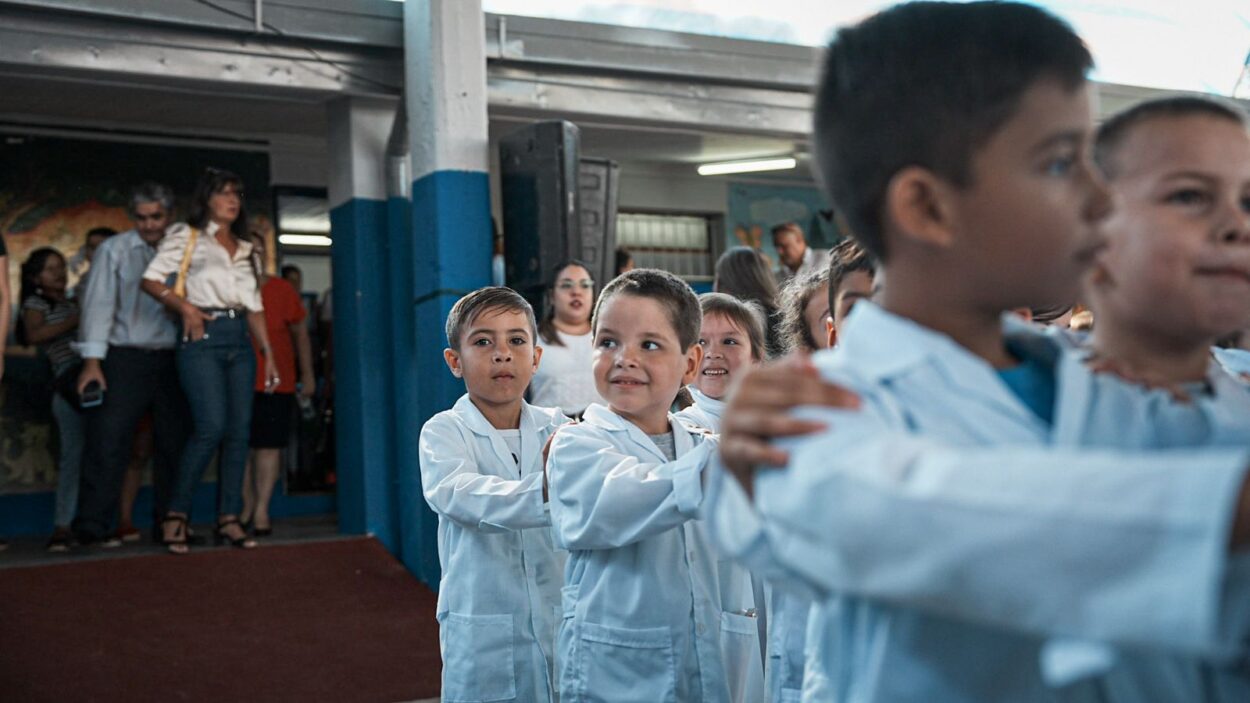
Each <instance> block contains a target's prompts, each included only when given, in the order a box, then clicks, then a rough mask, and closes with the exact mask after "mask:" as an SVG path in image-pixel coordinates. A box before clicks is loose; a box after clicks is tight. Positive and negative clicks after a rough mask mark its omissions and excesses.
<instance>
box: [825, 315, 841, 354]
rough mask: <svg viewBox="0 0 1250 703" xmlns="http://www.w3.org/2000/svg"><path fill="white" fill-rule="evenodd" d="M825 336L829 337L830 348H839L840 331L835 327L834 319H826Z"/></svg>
mask: <svg viewBox="0 0 1250 703" xmlns="http://www.w3.org/2000/svg"><path fill="white" fill-rule="evenodd" d="M825 334H827V335H829V348H830V349H833V348H834V347H836V346H838V330H837V328H835V327H834V326H833V318H832V317H826V318H825Z"/></svg>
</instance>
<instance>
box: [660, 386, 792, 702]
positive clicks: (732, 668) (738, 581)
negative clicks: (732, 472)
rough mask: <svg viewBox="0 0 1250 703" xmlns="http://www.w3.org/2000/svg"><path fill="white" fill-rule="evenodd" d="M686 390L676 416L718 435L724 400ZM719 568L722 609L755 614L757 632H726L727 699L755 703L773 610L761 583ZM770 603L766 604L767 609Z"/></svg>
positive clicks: (735, 569) (726, 563)
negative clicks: (683, 404)
mask: <svg viewBox="0 0 1250 703" xmlns="http://www.w3.org/2000/svg"><path fill="white" fill-rule="evenodd" d="M686 388H687V390H689V391H690V397H691V398H693V399H694V405H691V406H690V407H688V408H685V409H683V410H682V411H680V412H678V413H677V417H678V418H679V419H681V420H684V421H686V422H687V423H689V424H691V425H693V426H695V427H702V428H704V429H707V430H710V431H712V432H713V433H714V434H719V433H720V421H721V415H723V414H724V412H725V401H723V400H717V399H716V398H713V397H711V396H708V395H705V394H704V393H703V392H702V391H700V390H699V389H698V388H695V387H694V386H693V385H691V386H687V387H686ZM719 569H720V583H721V599H722V602H721V609H722V610H724V611H725V612H729V613H744V612H752V613H754V615H755V618H756V632H757V633H758V634H757V636H756V637H755V638H748V637H744V636H743V635H742V633H739V632H735V631H730V632H726V633H725V634H726V637H725V640H724V641H723V642H722V643H721V649H722V652H723V653H724V664H725V673H726V675H727V676H728V677H729V700H730V701H731V702H732V703H757V702H758V701H762V700H764V699H765V696H764V691H765V678H764V676H765V673H766V672H767V669H766V668H765V667H764V664H763V656H764V654H765V651H766V650H765V648H764V647H761V646H760V639H761V638H762V637H767V636H768V633H770V632H771V631H772V629H773V620H772V619H771V615H772V611H771V610H769V611H768V613H767V614H766V613H765V608H764V603H765V601H767V600H768V597H767V596H766V595H765V589H764V585H763V582H762V581H758V580H755V579H752V578H751V573H750V572H749V571H747V570H746V569H745V568H744V567H742V566H741V565H739V564H737V563H736V562H733V561H730V560H728V559H722V560H720V565H719ZM771 603H772V602H771V601H769V604H770V606H771ZM770 644H771V642H770ZM801 653H802V651H801V650H800V654H801ZM770 657H771V654H770Z"/></svg>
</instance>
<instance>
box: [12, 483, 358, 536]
mask: <svg viewBox="0 0 1250 703" xmlns="http://www.w3.org/2000/svg"><path fill="white" fill-rule="evenodd" d="M55 502H56V494H55V493H53V492H52V491H41V492H39V493H10V494H6V495H0V535H2V536H9V537H15V536H21V535H48V534H51V533H52V511H53V507H54V503H55ZM334 504H335V501H334V495H333V494H330V493H318V494H314V495H297V496H288V495H283V494H282V493H281V492H276V493H275V494H274V496H273V502H271V503H270V504H269V513H270V515H272V516H273V517H274V519H276V520H281V519H282V518H288V517H298V516H302V515H332V514H333V513H334ZM151 514H152V487H151V486H144V487H143V488H141V489H139V495H138V497H137V498H136V499H135V509H134V520H135V526H137V527H138V528H139V529H142V530H146V529H148V527H149V526H150V525H148V520H149V516H150V515H151ZM216 515H217V484H216V483H201V484H200V485H198V486H196V488H195V495H194V497H193V500H192V504H191V518H192V519H193V520H197V521H199V522H211V521H212V520H213V519H214V517H215V516H216Z"/></svg>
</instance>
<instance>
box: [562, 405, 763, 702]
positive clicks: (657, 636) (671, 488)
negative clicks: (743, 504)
mask: <svg viewBox="0 0 1250 703" xmlns="http://www.w3.org/2000/svg"><path fill="white" fill-rule="evenodd" d="M669 425H670V427H671V428H672V430H673V435H674V438H675V445H676V453H677V460H676V461H669V460H668V459H667V458H666V457H665V456H664V454H663V453H662V452H661V451H660V449H659V448H658V447H656V445H655V443H654V442H652V441H651V439H650V438H649V437H648V436H647V435H646V434H645V433H643V431H642V430H640V429H639V428H638V427H637V426H636V425H634V424H633V423H631V422H629V421H627V420H625V419H624V418H622V417H620V416H618V415H616V414H615V413H613V412H612V411H610V410H608V409H607V408H605V407H603V406H601V405H597V404H592V405H591V406H590V407H589V408H588V409H587V410H586V415H585V420H584V422H583V423H582V424H580V425H572V426H569V427H566V428H564V429H562V430H561V431H560V432H559V433H558V434H557V435H556V438H555V440H554V442H553V443H552V447H551V456H550V459H549V462H548V472H549V477H550V478H549V481H550V491H551V518H552V526H553V528H554V530H555V536H556V544H557V546H560V547H562V548H565V549H568V550H569V557H568V564H567V566H566V568H565V578H564V583H565V585H564V589H563V605H564V613H563V616H564V619H563V621H562V622H561V624H560V632H559V636H558V644H557V650H558V652H559V654H558V662H559V667H560V670H561V671H560V676H559V678H560V683H561V693H560V695H561V698H562V700H563V701H565V703H570V702H580V701H604V702H611V703H629V702H631V701H638V702H640V703H658V702H659V701H670V702H671V701H676V702H678V703H694V702H696V701H724V700H728V699H729V695H730V694H729V689H728V686H727V680H726V672H725V668H724V665H723V661H722V650H721V643H722V642H723V641H725V639H726V638H728V637H729V636H731V635H733V634H735V633H736V634H737V635H738V636H740V637H742V638H743V639H744V640H746V641H748V642H757V640H756V638H757V637H758V634H757V630H756V625H755V619H754V618H751V617H748V616H747V615H745V614H743V613H735V612H728V611H725V610H723V609H722V606H721V604H722V602H723V600H724V599H723V597H722V595H721V591H722V588H721V569H720V563H719V562H720V560H719V558H718V557H717V555H716V554H715V552H713V551H712V549H711V546H710V543H709V539H708V537H707V535H706V534H705V532H704V526H703V525H702V524H701V522H699V521H698V520H697V518H698V517H699V514H700V510H699V509H700V505H701V504H702V502H703V488H702V473H703V469H704V467H705V465H706V464H707V460H708V456H709V455H710V454H711V450H712V449H713V448H714V447H715V442H714V441H713V440H712V439H711V438H710V437H708V436H706V435H705V434H703V433H702V432H700V431H699V430H697V429H694V428H687V427H686V426H685V425H683V424H682V423H681V421H680V420H678V418H677V417H676V416H674V415H669ZM729 573H731V574H732V573H737V567H732V568H731V569H730V571H729ZM756 646H758V644H757V645H756Z"/></svg>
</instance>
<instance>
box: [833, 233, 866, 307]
mask: <svg viewBox="0 0 1250 703" xmlns="http://www.w3.org/2000/svg"><path fill="white" fill-rule="evenodd" d="M856 271H863V272H864V273H866V274H868V275H869V276H876V275H877V262H876V261H874V260H873V258H872V256H871V255H870V254H869V253H868V252H867V251H866V250H865V249H864V247H861V246H860V245H859V244H858V243H857V242H856V241H855V240H854V239H844V240H842V242H841V243H839V244H838V245H837V246H836V247H834V248H832V249H830V250H829V314H831V315H832V314H833V310H834V308H836V307H837V305H838V290H839V289H841V288H842V282H843V281H845V280H846V277H847V276H849V275H851V274H852V273H855V272H856Z"/></svg>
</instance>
